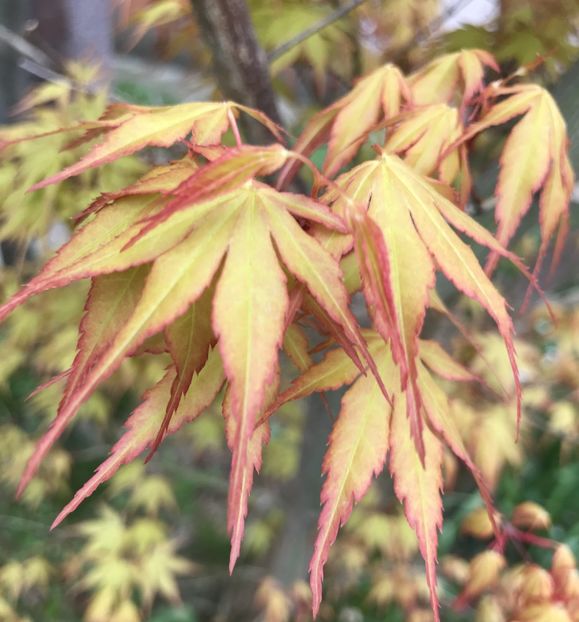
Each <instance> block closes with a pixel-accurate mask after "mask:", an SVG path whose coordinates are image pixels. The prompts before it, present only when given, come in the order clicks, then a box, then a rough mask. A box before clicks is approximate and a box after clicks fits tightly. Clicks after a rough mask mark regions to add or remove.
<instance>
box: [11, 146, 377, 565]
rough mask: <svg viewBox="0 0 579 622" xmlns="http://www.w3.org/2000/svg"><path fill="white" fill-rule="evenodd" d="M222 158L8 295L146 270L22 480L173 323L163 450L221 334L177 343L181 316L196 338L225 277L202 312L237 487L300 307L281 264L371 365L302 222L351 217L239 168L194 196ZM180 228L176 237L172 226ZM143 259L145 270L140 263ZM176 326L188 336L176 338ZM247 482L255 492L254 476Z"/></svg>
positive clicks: (81, 366)
mask: <svg viewBox="0 0 579 622" xmlns="http://www.w3.org/2000/svg"><path fill="white" fill-rule="evenodd" d="M264 149H265V151H264ZM264 149H261V150H257V152H256V150H255V149H249V150H248V151H243V150H241V151H240V150H238V151H235V154H236V155H238V154H239V153H241V154H242V157H248V158H249V160H250V161H251V156H252V155H255V154H256V153H257V156H256V162H257V163H256V162H253V164H252V166H250V167H249V168H250V170H251V171H252V172H253V173H255V171H256V170H262V169H263V167H264V166H266V167H271V166H272V164H271V158H270V159H268V158H267V157H266V159H265V160H264V159H263V158H261V154H264V153H265V154H266V155H267V154H270V153H272V151H271V150H268V149H267V148H264ZM248 153H249V156H248ZM284 153H285V152H284ZM272 157H273V161H274V163H275V164H277V165H278V166H279V162H280V152H278V151H275V152H273V156H272ZM228 162H229V161H228ZM223 165H224V164H223V161H222V160H218V161H215V162H212V163H210V164H208V165H206V167H205V168H204V170H203V171H196V172H194V174H193V178H195V180H194V182H191V179H187V180H186V181H185V182H183V183H182V184H181V186H179V188H185V190H183V192H184V193H186V194H187V200H181V198H180V194H179V188H178V189H177V191H175V196H174V198H172V199H169V200H168V199H165V198H163V199H161V200H159V199H156V202H155V201H153V202H152V204H151V205H148V204H146V202H145V205H146V207H142V203H143V201H142V199H141V200H140V201H139V204H140V205H141V209H140V210H136V209H135V211H134V214H132V216H131V217H129V218H128V217H127V215H125V217H124V219H119V218H118V216H117V215H114V216H113V212H114V210H115V209H116V208H118V207H119V204H123V203H128V204H129V205H131V201H133V200H136V198H137V197H127V198H124V197H123V198H121V199H118V200H117V201H116V202H115V203H113V204H112V205H109V206H105V207H103V208H102V209H101V210H100V211H98V212H96V213H95V214H94V216H93V217H92V220H90V221H88V223H87V224H86V225H85V227H83V228H82V229H81V231H80V232H79V234H78V235H79V236H84V237H83V240H84V239H86V238H87V237H88V236H89V234H90V232H91V231H92V232H94V233H95V234H98V235H100V239H92V240H91V246H90V247H89V248H87V246H88V245H84V246H83V247H82V249H80V248H79V243H78V240H77V238H73V240H71V242H69V244H68V245H66V246H65V247H64V248H63V249H62V250H61V251H60V253H59V254H58V255H57V257H55V258H54V260H52V262H51V263H49V264H48V265H47V267H46V268H45V270H44V271H42V272H41V273H40V275H39V276H38V277H37V278H36V280H33V282H31V284H29V285H28V288H25V290H24V292H23V293H22V294H20V295H18V294H17V296H16V302H14V301H12V302H9V303H7V305H6V306H5V307H4V308H3V309H2V310H0V315H1V314H3V313H4V314H6V313H8V312H9V311H10V310H11V309H12V308H13V307H14V306H15V304H18V303H20V302H22V301H23V300H24V299H26V298H27V297H28V296H29V295H32V294H34V293H38V292H40V291H43V290H44V289H47V288H49V287H55V286H59V285H64V284H66V283H68V282H71V281H73V280H76V279H78V278H83V277H85V276H95V275H106V274H108V273H111V272H113V273H116V272H117V271H118V272H120V275H118V277H117V278H116V281H115V280H113V277H112V276H111V278H110V279H109V281H110V282H109V285H112V284H113V283H117V282H118V284H117V286H116V289H115V288H113V287H109V288H108V291H107V295H108V296H114V297H115V300H120V299H122V292H121V291H120V290H121V289H122V287H123V285H122V283H124V280H126V279H127V278H128V276H129V274H128V273H129V272H131V271H137V272H138V273H139V274H140V275H143V274H144V275H145V278H144V281H143V283H142V285H139V292H140V296H138V300H137V301H136V302H135V304H134V305H132V306H131V307H130V308H129V311H130V312H129V313H128V315H127V317H123V318H121V320H120V322H121V325H119V326H117V325H116V324H115V325H114V330H112V329H111V331H110V334H109V335H108V337H107V339H106V340H105V341H104V342H103V343H102V344H101V346H99V348H98V349H95V350H94V351H91V350H90V349H86V348H85V346H84V342H82V341H81V343H80V344H79V346H80V347H81V350H82V352H81V355H80V356H79V357H77V361H75V365H76V366H77V367H74V366H73V369H72V371H71V374H70V377H71V378H73V379H74V384H71V388H70V390H68V391H66V392H65V395H64V397H63V400H62V402H61V404H60V407H59V411H58V414H57V417H56V419H55V421H54V422H53V425H52V427H51V429H50V430H49V432H48V433H47V434H46V435H45V437H44V438H43V439H42V440H41V441H40V444H39V451H38V452H37V454H36V455H35V457H34V459H33V460H32V461H31V462H30V463H29V466H28V468H27V471H26V476H25V478H23V480H22V483H21V486H22V487H23V486H25V485H26V483H27V482H28V481H29V479H30V478H31V477H32V475H33V474H34V471H35V469H36V468H37V465H38V462H39V460H40V459H41V458H42V455H43V454H44V453H45V452H46V451H48V449H49V448H50V446H51V445H52V443H53V442H54V441H55V440H56V438H57V437H58V436H59V434H60V433H61V432H62V430H63V429H64V427H65V426H66V425H67V424H68V422H69V421H70V420H71V419H72V418H73V417H74V415H75V414H76V412H77V411H78V408H79V406H80V405H81V404H82V403H83V401H84V400H85V399H87V397H88V396H89V395H90V394H91V393H92V391H93V390H94V389H95V388H96V386H97V385H98V384H99V383H100V382H101V381H102V380H104V379H105V378H107V377H108V376H109V375H110V374H112V373H113V372H114V371H115V370H116V369H117V368H118V367H119V365H120V364H121V362H122V361H123V359H124V358H125V357H126V356H128V355H130V354H131V353H132V352H134V351H136V350H137V349H138V348H139V347H141V346H142V344H144V342H145V341H146V340H147V339H150V338H151V337H153V336H154V335H156V334H157V333H159V332H160V331H163V330H165V333H166V337H167V341H168V344H169V351H170V352H171V354H172V355H173V358H174V361H175V365H176V366H177V371H178V373H177V375H176V376H175V378H174V379H173V381H172V389H171V391H170V393H171V397H170V399H169V400H168V404H167V405H166V408H165V419H164V421H163V422H162V424H161V429H160V432H159V435H158V437H157V440H156V441H155V442H154V443H153V446H152V448H153V449H154V448H155V446H156V443H157V442H158V440H160V438H161V436H162V434H163V431H164V429H165V427H166V426H168V425H170V421H171V411H172V410H175V409H177V410H178V408H179V407H178V406H177V405H178V404H180V402H179V396H180V394H183V392H185V391H186V387H187V386H188V383H189V378H190V377H191V374H192V372H193V373H194V371H195V370H196V369H197V368H198V367H199V365H200V364H201V362H202V360H203V358H204V352H206V350H207V348H208V347H209V346H210V344H211V343H212V339H211V337H210V336H207V335H208V334H209V335H210V333H208V331H205V333H206V334H205V336H204V337H203V339H204V341H203V343H202V344H199V343H198V345H199V346H200V347H199V349H198V350H196V352H195V356H192V351H189V350H188V349H187V347H186V344H179V345H180V346H184V348H185V349H184V350H181V349H180V348H179V351H177V349H176V348H175V344H172V339H173V341H174V339H175V338H176V339H180V335H182V329H183V325H182V324H181V323H183V324H184V326H185V330H189V338H190V339H192V338H193V336H192V334H191V331H192V330H194V327H192V325H191V322H192V318H191V317H189V318H184V317H183V316H184V315H185V314H187V313H188V312H190V313H192V311H191V308H192V306H193V307H194V306H195V305H199V304H201V301H200V297H201V296H202V294H203V292H205V291H207V288H208V287H209V285H210V284H211V283H212V282H213V280H214V277H216V279H215V280H216V285H215V294H214V296H213V297H212V299H211V301H210V302H209V300H207V301H206V302H205V303H203V305H202V306H204V307H205V308H206V309H207V311H206V312H205V314H203V313H202V317H201V318H200V321H202V322H203V323H204V324H205V325H207V322H208V319H207V315H208V309H209V307H210V308H211V326H212V328H213V331H214V333H215V338H216V339H218V347H219V350H220V353H221V357H222V360H223V366H224V369H225V375H226V377H227V380H228V386H229V389H228V391H229V394H230V396H231V397H230V399H231V413H230V419H231V423H230V424H229V429H231V430H234V432H233V433H230V435H229V439H230V447H231V449H232V453H233V470H232V482H233V486H232V489H235V490H237V489H238V488H239V487H238V484H239V483H240V482H249V481H250V480H249V479H248V472H252V470H253V469H254V468H255V467H256V466H257V464H258V462H259V460H258V458H259V455H260V454H259V452H258V451H257V449H256V448H255V446H256V444H257V445H260V443H257V441H256V442H254V441H252V438H253V436H254V426H255V420H256V416H257V415H258V413H259V412H260V411H261V410H262V409H263V408H264V405H265V403H264V400H265V394H266V388H267V387H268V386H269V385H270V384H271V381H272V378H273V377H274V376H275V375H276V373H277V372H276V370H277V364H278V363H277V356H278V350H279V349H280V347H281V345H282V341H283V334H284V330H285V324H286V314H287V310H288V306H289V298H288V294H287V285H286V277H285V273H284V271H283V269H282V265H283V266H284V267H285V268H286V269H287V270H288V271H289V272H290V273H291V274H292V275H293V276H294V277H295V278H297V280H298V281H300V282H301V283H303V285H304V286H305V288H306V289H307V290H308V291H309V293H310V294H311V296H313V297H314V298H315V301H316V304H317V305H319V307H320V309H322V310H323V312H324V313H325V314H327V317H328V318H329V322H330V323H332V324H333V325H335V326H336V327H337V328H336V331H339V332H341V333H342V334H343V335H344V336H345V337H344V338H345V339H346V340H350V341H351V342H352V343H353V344H355V345H356V347H357V348H358V349H359V350H360V352H362V354H363V356H365V358H366V359H367V360H368V364H369V365H371V364H372V363H371V357H370V355H369V353H368V352H367V350H366V344H365V342H364V340H363V339H362V336H361V334H360V332H359V329H358V327H357V323H356V321H355V319H354V317H353V316H352V314H351V312H350V310H349V309H348V294H347V292H346V289H345V287H344V285H343V282H342V277H341V272H340V269H339V265H338V263H337V260H336V259H334V258H333V257H332V256H331V255H330V254H329V253H328V252H327V251H325V250H324V249H323V247H322V246H321V245H320V244H319V243H318V242H317V241H316V240H315V239H314V238H312V237H311V236H309V235H308V234H307V233H306V232H305V231H304V230H303V229H302V228H301V227H300V226H299V225H298V223H297V221H296V220H295V217H298V218H300V219H307V220H310V221H313V222H316V223H318V224H321V225H324V226H329V227H332V228H336V229H338V230H340V231H345V228H344V224H343V222H342V221H341V219H340V218H339V217H338V216H336V215H335V214H333V213H332V212H331V211H330V210H329V209H328V208H327V207H326V206H325V205H323V204H321V203H319V202H316V201H313V200H311V199H307V198H306V197H303V196H299V195H292V194H285V193H280V192H277V191H275V190H273V189H271V188H269V187H268V186H265V185H263V184H259V183H257V182H253V181H246V180H245V179H244V178H242V181H241V182H240V181H239V179H238V178H235V181H234V182H232V186H233V187H234V188H235V190H234V191H229V192H227V191H225V192H224V191H222V192H220V193H218V194H217V195H216V196H215V197H214V198H212V199H209V200H206V201H201V202H198V203H195V202H194V201H193V199H192V198H191V193H193V195H195V192H196V190H195V188H197V187H198V186H197V185H196V184H197V183H198V182H197V181H196V176H197V175H204V179H208V178H209V177H211V175H212V174H213V172H214V171H215V170H221V169H220V167H223ZM207 171H209V172H208V173H207ZM226 187H227V188H228V187H229V186H226ZM192 189H193V190H192ZM199 192H200V193H201V194H202V195H204V196H205V195H206V194H207V188H205V192H203V191H202V190H201V189H200V190H199ZM215 192H218V191H217V189H215ZM209 194H213V191H210V192H209ZM167 201H169V202H167ZM144 216H145V217H146V218H147V220H146V221H144V220H143V217H144ZM117 220H118V221H119V222H118V223H117ZM109 221H112V222H113V224H114V225H116V226H113V227H112V228H111V227H107V228H106V231H105V232H104V233H103V232H102V228H103V225H104V224H108V223H109ZM121 225H124V226H123V227H121ZM177 229H178V230H179V234H178V235H177V233H176V231H177ZM87 231H88V233H87ZM171 231H173V233H174V235H173V236H171V235H168V234H167V232H171ZM160 232H164V233H162V234H161V235H162V236H163V245H162V248H161V249H160V252H158V253H155V251H154V247H153V244H152V242H153V241H154V240H158V235H159V234H160ZM95 237H97V238H98V236H95ZM274 244H275V246H274ZM127 256H128V259H127ZM139 264H140V265H141V266H142V268H137V265H139ZM79 266H80V267H79ZM77 269H78V270H77ZM141 271H142V272H141ZM218 271H219V275H218V276H217V273H218ZM99 278H104V277H101V276H99ZM123 279H124V280H123ZM112 289H114V290H115V291H114V293H112V292H111V291H110V290H112ZM105 306H106V305H105ZM102 308H103V304H102V301H101V300H95V299H94V296H93V298H92V302H91V306H89V307H88V308H87V314H88V313H90V312H92V310H93V309H95V310H98V309H102ZM86 322H87V323H89V320H88V319H87V320H86ZM187 326H188V327H189V328H188V329H187ZM173 334H175V335H177V336H176V337H173V338H172V336H171V335H173ZM184 341H187V340H184ZM85 370H86V371H85ZM70 382H71V383H72V381H70ZM261 434H262V432H260V435H261ZM252 448H253V449H252ZM242 488H243V491H247V494H249V486H243V487H242ZM231 503H232V506H233V510H232V512H230V513H232V514H235V516H236V517H237V518H236V522H235V526H234V527H233V528H232V529H231V532H232V562H231V563H232V565H233V563H234V561H235V558H236V556H237V552H238V550H239V542H240V540H241V534H242V532H243V518H244V515H245V510H244V509H243V508H244V507H246V505H247V500H246V493H245V492H243V494H240V495H238V494H236V495H235V496H234V498H233V500H232V502H231Z"/></svg>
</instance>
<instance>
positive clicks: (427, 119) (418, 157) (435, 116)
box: [384, 104, 462, 183]
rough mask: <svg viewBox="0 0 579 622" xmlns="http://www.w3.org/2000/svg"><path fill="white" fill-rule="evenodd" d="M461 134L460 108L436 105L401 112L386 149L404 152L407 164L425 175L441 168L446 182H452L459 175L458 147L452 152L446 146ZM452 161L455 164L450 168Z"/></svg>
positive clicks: (402, 153)
mask: <svg viewBox="0 0 579 622" xmlns="http://www.w3.org/2000/svg"><path fill="white" fill-rule="evenodd" d="M461 133H462V124H461V122H460V117H459V113H458V110H457V109H456V108H453V107H451V106H448V105H447V104H433V105H431V106H426V107H424V108H418V109H416V110H413V111H411V112H408V113H406V114H404V115H402V117H401V120H400V122H399V123H398V124H397V125H396V126H395V127H394V129H393V131H392V132H391V133H390V134H389V136H388V140H387V141H386V145H385V147H384V149H385V150H386V151H388V152H389V153H396V154H399V155H401V156H402V157H404V161H405V162H406V163H407V164H409V165H410V166H411V167H412V168H413V169H414V170H415V171H416V172H418V173H422V174H423V175H431V174H433V173H434V171H435V170H437V169H439V168H442V169H443V170H444V172H445V174H444V181H446V182H447V183H451V182H452V181H453V180H454V177H455V176H456V174H458V159H457V158H458V156H457V152H456V148H455V149H454V151H451V152H450V153H449V152H447V148H448V147H450V145H452V144H453V143H454V142H455V141H456V140H458V138H459V137H460V136H461ZM443 153H444V154H445V155H444V160H443V162H441V156H442V155H443ZM449 164H451V165H452V164H454V166H450V167H449ZM453 173H454V174H453Z"/></svg>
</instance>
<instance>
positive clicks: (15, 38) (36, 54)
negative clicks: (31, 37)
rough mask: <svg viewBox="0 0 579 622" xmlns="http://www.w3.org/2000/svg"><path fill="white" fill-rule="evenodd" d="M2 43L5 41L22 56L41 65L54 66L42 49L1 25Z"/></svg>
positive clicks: (0, 38) (0, 39)
mask: <svg viewBox="0 0 579 622" xmlns="http://www.w3.org/2000/svg"><path fill="white" fill-rule="evenodd" d="M0 41H3V42H4V43H6V45H9V46H10V47H11V48H12V49H14V50H16V51H17V52H19V53H20V54H22V56H25V57H26V58H29V59H30V60H33V61H34V62H35V63H38V64H39V65H51V64H52V61H51V60H50V58H49V57H48V56H47V55H46V54H45V53H44V52H43V51H42V50H41V49H40V48H37V47H36V46H35V45H32V43H30V42H29V41H27V40H26V39H25V38H24V37H21V36H20V35H19V34H17V33H15V32H13V31H12V30H9V29H8V28H6V26H3V25H2V24H0Z"/></svg>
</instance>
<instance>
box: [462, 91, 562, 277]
mask: <svg viewBox="0 0 579 622" xmlns="http://www.w3.org/2000/svg"><path fill="white" fill-rule="evenodd" d="M491 94H492V95H493V96H495V97H498V96H502V95H507V97H506V98H505V99H502V100H501V101H499V102H498V103H495V104H493V105H492V106H491V107H490V108H489V109H488V111H487V113H486V114H485V115H484V116H483V118H482V119H481V120H480V121H478V122H476V123H473V124H472V125H471V126H470V127H469V128H468V130H467V132H466V133H465V135H464V136H463V138H462V140H469V139H470V138H472V137H473V136H475V135H476V134H478V133H479V132H481V131H483V130H485V129H487V128H489V127H492V126H494V125H500V124H503V123H506V122H507V121H510V120H511V119H513V118H515V117H519V116H521V115H522V117H523V118H522V119H521V120H520V121H519V122H518V123H517V124H516V125H515V127H514V128H513V129H512V130H511V133H510V135H509V137H508V139H507V141H506V143H505V146H504V148H503V152H502V154H501V158H500V165H501V169H500V173H499V180H498V183H497V187H496V197H497V204H496V208H495V218H496V221H497V224H498V228H497V240H498V241H499V242H500V243H501V244H502V245H503V246H506V245H507V244H508V243H509V242H510V240H511V239H512V237H513V235H514V234H515V232H516V230H517V228H518V226H519V224H520V222H521V219H522V218H523V216H524V215H525V214H526V213H527V212H528V210H529V208H530V206H531V201H532V199H533V196H534V195H535V193H537V192H539V191H541V197H540V199H539V225H540V230H541V247H540V249H539V257H538V260H537V267H536V269H535V270H536V271H537V270H538V269H539V268H540V266H541V263H542V260H543V258H544V256H545V253H546V251H547V247H548V245H549V242H550V240H551V238H552V237H553V236H554V235H555V234H556V232H557V229H559V240H558V243H557V247H556V252H555V257H554V261H555V263H556V262H557V259H558V257H559V255H560V252H561V249H562V243H563V240H564V238H565V235H566V232H567V230H568V227H569V201H570V198H571V193H572V191H573V185H574V175H573V170H572V168H571V163H570V161H569V156H568V139H567V133H566V126H565V121H564V119H563V117H562V116H561V113H560V112H559V109H558V108H557V105H556V103H555V101H554V100H553V98H552V97H551V95H550V94H549V93H548V92H547V91H546V90H545V89H543V88H542V87H540V86H538V85H535V84H520V85H516V86H512V87H500V88H497V89H495V90H494V91H491ZM498 258H499V256H498V254H497V253H496V252H493V253H492V254H491V256H490V257H489V261H488V264H487V271H488V272H492V271H493V269H494V268H495V266H496V264H497V262H498Z"/></svg>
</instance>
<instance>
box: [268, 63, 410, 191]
mask: <svg viewBox="0 0 579 622" xmlns="http://www.w3.org/2000/svg"><path fill="white" fill-rule="evenodd" d="M411 99H412V98H411V95H410V90H409V88H408V85H407V84H406V80H405V78H404V76H403V75H402V73H401V72H400V70H399V69H398V68H397V67H395V66H394V65H391V64H386V65H384V66H383V67H379V68H378V69H376V70H375V71H373V72H372V73H370V74H369V75H367V76H365V77H364V78H362V79H361V80H359V81H358V82H357V84H356V86H355V87H354V88H353V89H352V90H351V91H350V92H349V93H348V94H347V95H345V96H344V97H342V98H341V99H339V100H338V101H337V102H335V103H334V104H332V105H331V106H330V107H329V108H326V109H324V110H322V111H321V112H319V113H318V114H317V115H315V116H314V117H312V119H311V120H310V121H309V122H308V124H307V125H306V127H305V128H304V130H303V132H302V134H301V135H300V137H299V139H298V141H297V142H296V144H295V145H294V150H295V151H297V152H298V153H302V154H304V155H309V154H310V153H311V152H312V151H313V150H314V149H315V148H316V147H317V146H318V145H320V144H322V143H323V142H326V140H328V139H329V140H328V153H327V155H326V158H325V160H324V166H323V172H324V173H325V174H326V175H327V176H329V177H331V176H332V175H335V174H336V173H337V172H338V171H339V170H340V168H341V167H342V166H343V165H344V164H346V163H347V162H349V161H350V160H351V159H352V158H353V157H354V155H355V154H356V152H357V151H358V149H359V148H360V146H361V145H362V143H363V142H364V141H365V140H366V138H367V136H368V133H369V132H370V131H371V130H372V129H374V127H375V126H376V125H377V124H378V123H379V122H380V121H381V120H383V119H389V118H392V117H395V116H396V115H398V114H399V112H400V110H401V109H402V106H403V105H404V103H405V102H410V101H411ZM296 170H297V165H296V164H294V163H289V164H287V165H286V167H285V168H284V170H283V171H282V174H281V176H280V180H279V182H278V184H279V185H280V186H281V185H284V184H285V183H287V182H288V181H289V180H290V179H291V178H292V177H293V175H294V174H295V171H296Z"/></svg>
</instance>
